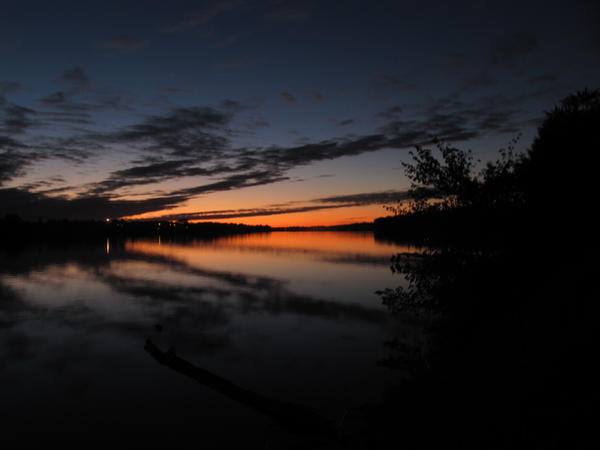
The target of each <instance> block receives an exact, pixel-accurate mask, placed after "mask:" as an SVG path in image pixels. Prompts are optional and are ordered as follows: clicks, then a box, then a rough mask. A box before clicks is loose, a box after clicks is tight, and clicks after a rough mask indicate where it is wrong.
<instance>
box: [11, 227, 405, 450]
mask: <svg viewBox="0 0 600 450" xmlns="http://www.w3.org/2000/svg"><path fill="white" fill-rule="evenodd" d="M415 251H417V249H414V248H409V247H402V246H399V245H395V244H390V243H383V242H377V241H375V239H374V238H373V235H372V234H369V233H339V232H335V233H334V232H294V233H291V232H290V233H288V232H274V233H269V234H256V235H248V236H236V237H228V238H222V239H218V240H215V241H211V242H194V243H185V244H179V243H168V242H164V241H160V240H155V241H151V240H148V241H139V240H138V241H126V242H121V243H117V242H110V241H107V242H106V245H102V246H97V247H89V246H88V247H74V246H69V247H66V248H65V247H61V248H56V247H54V248H43V247H42V248H40V247H33V248H31V247H30V248H24V249H21V250H19V251H12V252H10V253H9V252H6V251H3V252H2V253H0V255H1V256H0V262H1V265H0V402H1V405H2V412H1V413H0V415H1V417H0V418H1V424H0V427H2V428H3V430H2V433H3V436H4V439H10V440H9V442H11V441H14V442H16V443H17V444H19V443H20V445H23V446H28V445H30V444H32V443H39V442H44V441H45V440H53V439H60V440H66V441H68V442H69V443H72V444H76V445H82V446H86V445H87V446H90V445H95V444H97V445H101V446H106V445H110V446H115V447H118V446H119V445H120V444H123V443H125V442H132V441H133V442H136V446H139V447H141V448H146V447H153V446H164V445H170V446H172V447H175V448H177V447H178V445H177V443H178V442H183V441H184V439H187V440H189V439H192V440H194V441H195V442H197V443H198V447H200V446H204V447H206V446H210V447H222V446H225V445H229V444H235V443H241V442H243V443H244V445H245V446H246V447H247V448H250V447H256V448H264V447H265V444H266V443H268V442H275V441H276V440H277V439H276V438H274V436H279V435H280V434H281V430H279V429H278V426H277V425H276V424H274V422H273V421H272V420H271V419H270V418H269V417H266V416H264V415H262V414H260V413H258V412H256V411H254V410H253V409H252V408H249V407H248V406H245V405H242V404H240V403H238V402H236V401H234V400H232V399H230V398H227V397H226V396H224V395H222V394H219V393H218V392H215V391H213V390H211V389H210V388H208V387H207V386H204V385H202V384H200V383H198V382H196V381H194V380H192V379H189V378H186V377H185V376H183V375H181V374H179V373H177V372H175V371H173V370H171V369H169V368H168V367H166V366H163V365H160V364H159V363H158V362H157V361H156V360H154V359H153V358H152V357H151V356H150V355H149V354H148V353H147V352H145V351H144V342H145V340H146V338H151V339H152V340H153V342H154V343H155V344H156V345H157V346H158V347H160V348H161V349H163V350H166V349H167V348H169V347H171V346H172V347H174V348H175V349H176V352H177V355H178V356H180V357H182V358H185V359H186V360H187V361H189V362H191V363H193V364H194V365H196V366H199V367H203V368H205V369H207V370H210V371H211V372H214V373H216V374H219V375H221V376H222V377H225V378H227V379H229V380H231V381H233V382H234V383H236V384H237V385H239V386H241V387H243V388H245V389H249V390H252V391H255V392H258V393H261V394H263V395H266V396H268V397H271V398H274V399H279V400H285V401H290V402H296V403H301V404H304V405H307V406H310V407H312V408H315V409H316V410H318V411H319V412H320V414H322V415H323V416H325V417H329V418H332V419H336V418H338V417H340V416H342V415H343V414H344V412H345V411H346V410H348V409H349V408H357V407H360V406H361V405H364V404H366V403H372V402H377V401H378V399H380V398H381V396H383V395H385V392H386V390H387V389H388V388H389V387H390V386H391V385H392V383H393V381H394V377H396V376H397V374H394V373H391V372H390V371H389V370H387V369H384V368H381V367H379V366H378V365H377V361H378V360H380V359H382V358H383V357H384V356H385V348H384V346H383V342H384V341H385V340H387V339H390V338H392V337H393V336H394V334H395V333H396V332H397V328H398V326H399V325H398V324H397V323H394V322H392V320H391V318H390V317H389V314H388V313H387V312H386V310H385V307H383V306H382V305H381V304H380V300H379V298H378V296H377V295H376V294H375V291H376V290H378V289H382V288H384V287H392V286H396V285H398V284H400V283H401V282H402V280H401V279H400V278H399V276H398V275H395V276H394V275H392V273H391V272H390V270H389V268H388V264H389V259H390V256H391V255H392V254H395V253H397V252H415ZM157 325H160V327H157ZM159 328H160V331H159ZM128 446H129V447H130V448H131V445H130V444H128Z"/></svg>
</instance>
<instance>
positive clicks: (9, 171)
mask: <svg viewBox="0 0 600 450" xmlns="http://www.w3.org/2000/svg"><path fill="white" fill-rule="evenodd" d="M18 146H19V144H17V143H13V141H12V139H10V138H6V137H4V136H0V186H1V185H2V184H3V183H4V182H6V181H8V180H11V179H13V178H16V177H18V176H20V175H22V174H23V169H24V168H25V166H27V165H28V164H30V163H31V159H30V158H27V157H26V156H25V155H23V154H21V153H19V152H17V151H15V150H14V148H15V147H18Z"/></svg>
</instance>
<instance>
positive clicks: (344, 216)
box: [123, 205, 387, 227]
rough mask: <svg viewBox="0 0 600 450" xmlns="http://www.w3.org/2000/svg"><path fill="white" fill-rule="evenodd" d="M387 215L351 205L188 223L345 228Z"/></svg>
mask: <svg viewBox="0 0 600 450" xmlns="http://www.w3.org/2000/svg"><path fill="white" fill-rule="evenodd" d="M192 213H193V211H181V210H179V209H178V210H177V211H176V212H175V211H173V210H166V211H161V212H159V213H157V212H152V213H145V214H139V215H135V216H126V217H123V219H125V220H152V219H154V220H166V219H165V216H167V217H168V216H169V215H176V214H192ZM385 215H387V212H386V210H385V209H384V208H383V206H382V205H365V206H352V207H343V208H330V209H320V210H313V211H306V212H294V213H281V214H272V215H256V216H246V217H244V216H243V215H240V216H238V217H226V218H222V219H220V218H211V219H206V220H190V221H189V222H190V223H196V222H218V223H243V224H246V225H268V226H271V227H295V226H299V227H316V226H335V225H348V224H352V223H360V222H372V221H373V220H375V219H376V218H378V217H382V216H385Z"/></svg>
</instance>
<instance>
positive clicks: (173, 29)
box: [163, 0, 244, 33]
mask: <svg viewBox="0 0 600 450" xmlns="http://www.w3.org/2000/svg"><path fill="white" fill-rule="evenodd" d="M243 3H244V2H243V1H235V0H218V1H212V2H209V3H208V4H207V5H206V6H204V7H203V8H201V9H198V10H196V12H194V13H192V14H191V16H190V18H188V19H184V20H181V21H179V22H175V23H172V24H170V25H167V26H166V27H165V28H164V29H163V31H164V32H165V33H182V32H184V31H189V30H193V29H195V28H198V27H200V26H202V25H206V24H207V23H209V22H211V21H213V20H214V19H216V18H217V16H219V15H220V14H222V13H224V12H227V11H230V10H232V9H235V8H236V7H238V6H240V5H242V4H243Z"/></svg>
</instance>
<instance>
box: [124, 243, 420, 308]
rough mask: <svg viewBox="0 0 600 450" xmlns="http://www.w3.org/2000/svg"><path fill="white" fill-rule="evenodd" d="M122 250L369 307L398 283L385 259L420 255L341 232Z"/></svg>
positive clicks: (132, 245) (413, 250)
mask: <svg viewBox="0 0 600 450" xmlns="http://www.w3.org/2000/svg"><path fill="white" fill-rule="evenodd" d="M126 249H127V250H128V251H129V252H133V253H141V254H144V255H147V256H154V257H163V258H166V259H169V260H174V261H178V262H180V263H184V264H186V265H188V266H189V267H194V268H197V269H202V270H210V271H215V272H227V273H235V274H247V275H250V276H255V277H268V278H273V279H278V280H281V281H283V282H285V283H287V286H288V288H289V289H291V290H293V291H295V292H297V293H302V294H310V295H314V296H317V297H319V298H334V297H340V298H343V299H344V301H346V300H347V301H358V302H363V301H366V302H371V303H372V302H373V293H374V292H375V291H376V290H377V289H381V288H384V287H387V286H390V285H393V284H395V283H396V284H397V283H398V281H399V280H398V279H393V278H391V277H392V275H391V274H390V271H389V269H388V267H387V266H388V265H389V260H390V257H391V256H392V255H394V254H396V253H417V252H420V251H421V249H419V248H416V247H409V246H405V245H396V244H390V243H385V242H377V241H375V239H374V237H373V234H372V233H345V232H271V233H264V234H250V235H241V236H232V237H227V238H221V239H217V240H216V241H211V242H203V241H197V242H194V243H191V244H190V243H186V244H178V243H167V242H164V241H163V242H162V243H161V242H157V241H135V242H128V243H127V244H126Z"/></svg>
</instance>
